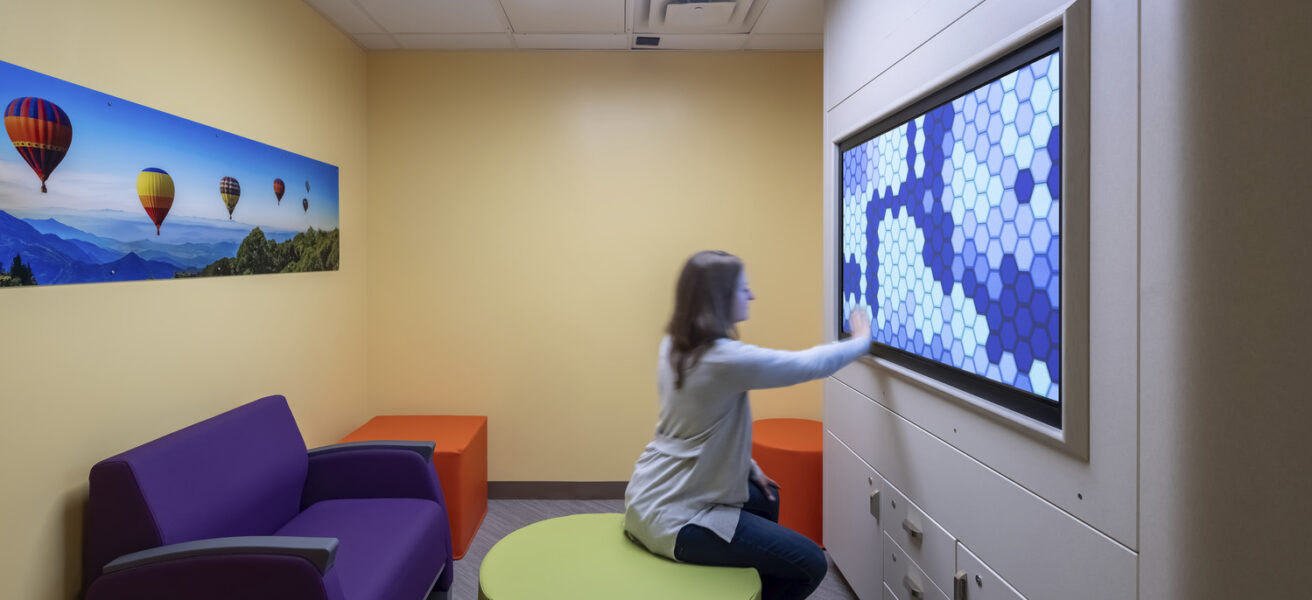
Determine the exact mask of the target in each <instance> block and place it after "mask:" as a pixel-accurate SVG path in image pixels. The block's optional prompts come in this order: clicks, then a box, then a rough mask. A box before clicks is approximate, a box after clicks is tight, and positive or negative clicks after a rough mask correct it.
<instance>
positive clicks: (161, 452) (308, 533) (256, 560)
mask: <svg viewBox="0 0 1312 600" xmlns="http://www.w3.org/2000/svg"><path fill="white" fill-rule="evenodd" d="M432 453H433V444H432V442H360V443H355V444H337V445H334V446H327V447H325V448H318V449H315V450H310V451H308V452H307V451H306V448H305V442H304V440H302V438H301V434H300V430H299V429H297V427H296V421H295V420H294V419H293V418H292V413H291V410H290V409H289V408H288V407H287V401H286V399H284V398H283V397H282V396H269V397H267V398H261V399H259V400H256V401H255V402H251V403H250V404H246V405H244V406H240V407H238V408H235V409H233V410H230V411H228V412H226V413H223V414H221V415H219V416H216V417H214V418H211V419H207V420H205V421H201V422H200V423H197V424H195V425H192V426H190V427H187V428H186V429H182V430H179V431H176V432H174V433H171V434H169V435H166V436H164V437H162V438H159V439H157V440H155V441H152V442H149V443H147V444H144V445H142V446H138V447H136V448H133V449H132V450H128V451H127V452H124V453H122V454H119V455H117V456H114V457H111V458H107V459H105V460H103V461H101V462H99V463H97V464H96V465H95V466H94V467H92V469H91V478H90V480H91V498H90V501H89V502H88V504H87V516H86V531H85V542H84V543H85V547H84V552H83V565H84V583H85V584H86V586H87V587H86V591H87V595H86V598H87V600H113V599H126V598H132V599H134V600H153V599H161V600H162V599H165V598H168V599H176V598H188V599H190V600H210V599H214V600H218V599H221V598H222V599H229V598H242V599H244V600H265V599H268V600H273V599H279V600H300V599H307V600H308V599H316V600H317V599H323V600H424V599H425V598H440V599H446V598H449V595H450V589H451V580H452V561H451V532H450V530H449V529H448V523H447V515H446V504H445V501H444V499H443V497H442V488H441V485H440V484H439V483H438V479H437V476H436V473H434V471H433V465H432V462H431V461H432Z"/></svg>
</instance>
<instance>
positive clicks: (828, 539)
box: [824, 432, 888, 600]
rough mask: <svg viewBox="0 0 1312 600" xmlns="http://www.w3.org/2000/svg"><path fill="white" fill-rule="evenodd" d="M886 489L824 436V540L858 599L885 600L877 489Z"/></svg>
mask: <svg viewBox="0 0 1312 600" xmlns="http://www.w3.org/2000/svg"><path fill="white" fill-rule="evenodd" d="M887 487H888V486H887V484H885V483H884V480H883V479H882V478H880V477H879V475H877V474H876V473H875V471H874V470H873V469H871V468H870V467H869V466H868V465H866V463H865V462H863V461H862V460H861V459H860V458H858V457H857V455H856V454H853V453H852V451H851V450H849V449H848V448H847V446H844V445H843V443H842V442H839V441H838V439H837V438H835V437H834V436H833V434H831V433H828V432H826V433H825V435H824V489H825V494H824V511H825V519H824V540H825V548H826V549H827V550H828V551H829V555H830V556H831V557H833V559H834V564H836V565H838V570H839V571H842V573H843V577H844V578H845V579H847V583H848V584H849V585H851V586H852V590H853V591H854V592H856V595H857V597H858V598H860V599H861V600H879V598H881V597H882V596H883V593H882V587H883V586H882V583H881V582H882V581H883V572H882V569H883V562H882V561H881V560H880V556H881V555H883V541H882V535H881V534H880V530H879V518H878V513H879V510H880V506H879V494H880V490H882V489H886V488H887Z"/></svg>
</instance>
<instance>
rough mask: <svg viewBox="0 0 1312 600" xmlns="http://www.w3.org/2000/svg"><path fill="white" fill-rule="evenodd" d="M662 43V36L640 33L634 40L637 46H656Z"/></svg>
mask: <svg viewBox="0 0 1312 600" xmlns="http://www.w3.org/2000/svg"><path fill="white" fill-rule="evenodd" d="M660 43H661V38H658V37H656V36H652V35H640V36H638V37H637V38H635V39H634V40H633V46H634V47H635V48H655V47H656V46H659V45H660Z"/></svg>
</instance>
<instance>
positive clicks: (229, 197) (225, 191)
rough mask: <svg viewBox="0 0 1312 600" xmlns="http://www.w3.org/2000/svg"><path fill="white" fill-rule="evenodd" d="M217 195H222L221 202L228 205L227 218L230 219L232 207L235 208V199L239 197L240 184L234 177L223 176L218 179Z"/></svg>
mask: <svg viewBox="0 0 1312 600" xmlns="http://www.w3.org/2000/svg"><path fill="white" fill-rule="evenodd" d="M219 195H220V196H223V204H224V205H225V206H227V207H228V220H229V221H231V220H232V209H234V208H237V199H238V198H241V184H240V183H237V180H236V179H233V178H231V177H224V178H223V179H220V180H219Z"/></svg>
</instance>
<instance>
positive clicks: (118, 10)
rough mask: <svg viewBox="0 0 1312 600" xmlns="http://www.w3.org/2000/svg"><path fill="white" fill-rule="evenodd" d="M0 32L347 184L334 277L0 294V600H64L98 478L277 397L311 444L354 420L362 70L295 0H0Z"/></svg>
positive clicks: (360, 363)
mask: <svg viewBox="0 0 1312 600" xmlns="http://www.w3.org/2000/svg"><path fill="white" fill-rule="evenodd" d="M0 23H3V26H4V34H3V35H0V60H4V61H7V62H10V63H14V64H17V65H19V66H22V67H26V68H29V69H33V70H36V71H39V72H42V73H45V74H48V75H52V76H55V77H59V78H61V79H65V80H68V81H71V82H73V83H77V84H79V85H83V86H86V87H89V88H91V89H95V90H98V91H102V92H105V93H108V94H111V95H114V96H118V97H120V98H124V99H127V100H131V101H133V102H137V103H140V104H144V105H146V106H149V107H151V108H155V109H158V110H162V111H165V112H168V113H172V114H175V115H179V116H182V117H186V118H188V119H192V120H195V121H198V122H200V123H204V124H206V125H211V126H214V127H217V128H220V129H223V130H226V131H229V132H232V133H235V134H238V135H242V136H246V137H249V138H253V139H255V140H259V141H261V142H265V143H268V144H272V145H274V146H277V147H280V148H284V149H286V150H289V151H292V152H296V153H299V154H304V155H306V156H309V157H312V158H315V159H319V160H323V161H325V162H328V163H331V164H334V165H337V166H338V167H340V169H341V171H340V177H341V180H340V183H341V226H342V257H341V264H342V268H341V270H340V271H338V272H328V273H312V274H297V275H262V276H250V277H236V278H223V279H209V280H192V281H162V282H136V283H111V284H90V285H68V286H58V287H51V288H36V289H6V290H4V291H3V293H0V323H2V324H3V326H2V327H3V331H4V336H3V341H0V425H2V427H3V428H2V430H0V431H2V432H0V457H3V460H4V467H3V469H0V473H3V477H2V479H3V481H2V482H0V539H3V544H0V598H14V599H19V598H21V599H24V600H29V599H46V598H70V597H72V595H73V593H74V592H75V590H76V589H77V587H78V585H79V580H80V577H79V575H78V573H79V571H78V568H79V567H78V565H79V561H80V560H81V520H82V515H81V511H82V506H83V503H84V502H85V497H86V486H87V484H86V478H87V472H88V470H89V469H90V468H91V465H92V464H94V463H95V462H96V461H97V460H99V459H101V458H104V457H107V456H110V455H112V454H114V453H117V452H120V451H122V450H126V449H128V448H130V447H132V446H135V445H137V444H140V443H142V442H145V441H147V440H150V439H152V438H154V437H156V436H159V435H162V434H164V433H167V432H169V431H172V430H174V429H177V428H179V427H182V426H185V425H188V424H190V423H193V422H195V421H198V420H201V419H203V418H206V417H209V416H211V415H214V414H216V413H219V412H221V411H224V410H227V409H229V408H231V407H233V406H236V405H238V404H241V403H243V402H246V401H249V400H253V399H255V398H257V397H259V396H262V395H266V394H272V393H281V394H285V395H287V396H288V398H289V399H290V401H291V403H292V408H293V410H294V411H295V413H296V417H297V419H298V421H299V422H300V425H301V429H302V432H303V433H304V435H305V437H306V440H307V442H308V443H310V444H311V445H316V444H321V443H325V442H329V441H332V440H335V439H337V438H339V437H340V436H342V435H344V434H345V433H347V432H348V431H349V430H350V429H351V428H352V427H354V426H355V425H357V424H358V423H360V422H361V421H363V419H364V417H365V415H366V412H367V409H366V401H365V398H366V392H365V390H366V369H365V342H366V335H365V319H364V315H365V306H364V304H365V300H366V298H365V293H364V288H365V287H366V281H367V278H366V275H365V264H366V257H367V253H366V252H365V248H366V243H367V237H366V231H367V222H366V219H365V212H366V211H365V207H366V202H365V191H366V183H367V180H366V176H365V175H366V170H365V167H366V164H365V141H366V140H365V127H366V124H365V121H364V119H363V117H362V115H363V114H364V111H365V66H366V65H365V56H364V53H363V52H362V51H361V50H359V49H358V48H357V47H356V46H355V45H354V44H352V43H351V42H350V41H349V40H348V39H347V38H346V37H345V36H344V35H342V34H340V33H338V32H337V31H336V30H335V29H333V28H332V26H331V25H329V24H328V23H327V22H326V21H325V20H324V19H323V18H322V17H321V16H319V15H318V14H317V13H315V12H314V11H313V10H312V9H310V8H309V7H308V6H307V5H305V4H304V3H303V2H300V0H225V1H223V2H213V1H201V0H194V1H180V0H142V1H137V2H128V1H116V2H99V1H97V0H84V1H75V0H54V1H52V0H42V1H41V2H16V1H10V0H5V1H4V2H3V3H0ZM4 101H5V102H7V101H8V99H5V100H4ZM73 143H74V145H75V146H76V144H77V140H76V138H74V141H73ZM0 151H4V152H12V150H4V149H3V148H0ZM57 175H58V174H57V173H56V176H57ZM2 204H3V199H0V205H2Z"/></svg>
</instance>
